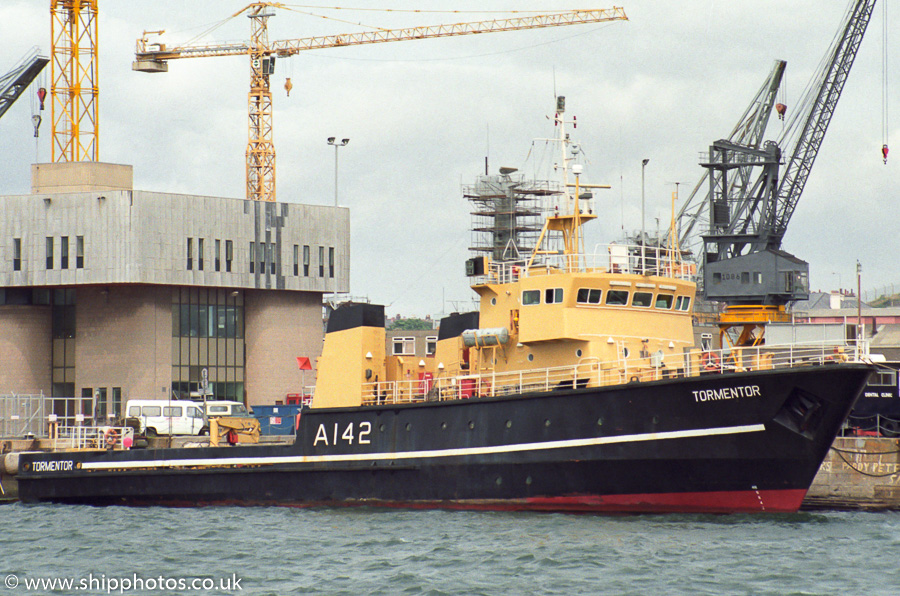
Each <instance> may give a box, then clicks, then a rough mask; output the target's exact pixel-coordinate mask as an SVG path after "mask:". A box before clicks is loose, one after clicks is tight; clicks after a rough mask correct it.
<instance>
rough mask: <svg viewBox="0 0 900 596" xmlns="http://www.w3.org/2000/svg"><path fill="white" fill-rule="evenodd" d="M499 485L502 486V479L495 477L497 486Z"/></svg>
mask: <svg viewBox="0 0 900 596" xmlns="http://www.w3.org/2000/svg"><path fill="white" fill-rule="evenodd" d="M501 484H503V478H500V477H499V476H497V486H500V485H501Z"/></svg>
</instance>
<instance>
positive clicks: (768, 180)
mask: <svg viewBox="0 0 900 596" xmlns="http://www.w3.org/2000/svg"><path fill="white" fill-rule="evenodd" d="M875 1H876V0H856V1H855V2H853V4H852V5H851V7H850V9H849V11H848V12H847V14H846V16H845V19H844V21H843V23H842V26H841V29H840V31H839V34H838V35H837V36H836V38H835V42H834V45H833V46H832V47H831V48H830V49H829V54H828V59H827V60H826V61H825V62H824V64H823V67H822V69H821V70H820V71H819V73H818V74H817V76H816V77H815V79H814V84H813V85H812V86H811V89H812V90H813V91H812V92H813V93H815V94H816V95H815V99H814V100H813V101H812V102H811V103H810V107H809V109H808V111H807V112H805V113H802V114H801V113H798V114H797V116H796V117H795V118H794V119H793V120H792V123H791V125H790V126H789V127H788V128H789V129H793V128H794V126H795V124H796V123H797V122H802V127H801V128H800V129H799V130H800V133H799V136H798V138H797V141H796V143H795V144H794V147H793V150H792V151H791V152H790V159H789V161H788V162H787V166H786V168H785V172H784V176H783V177H782V176H780V173H779V168H780V166H781V162H782V153H781V148H780V146H779V143H778V142H775V141H767V142H765V143H764V144H763V146H762V147H759V146H758V145H756V146H754V145H750V144H742V143H736V142H732V141H728V140H720V141H716V142H715V143H713V144H712V145H711V146H710V152H709V159H708V161H707V163H704V164H701V165H703V166H704V167H706V168H707V174H708V178H709V192H708V194H707V200H706V208H707V212H708V214H709V229H708V231H707V233H706V234H704V235H703V236H702V237H703V241H704V250H703V295H704V297H705V298H707V299H709V300H715V301H720V302H724V303H725V304H726V305H728V308H727V310H726V312H725V313H724V314H723V315H722V317H721V320H720V334H721V335H722V336H723V339H724V338H726V337H729V333H730V331H731V330H732V329H740V335H739V337H737V339H736V340H734V338H733V337H729V341H732V340H734V341H732V343H734V344H736V345H755V344H759V343H762V342H763V334H764V331H763V330H764V328H765V324H766V323H768V322H772V321H781V320H786V318H787V315H786V312H785V305H787V304H789V303H790V302H792V301H795V300H802V299H805V298H808V296H809V264H808V263H806V262H805V261H803V260H801V259H798V258H797V257H795V256H793V255H791V254H789V253H787V252H785V251H783V250H782V249H781V243H782V240H783V238H784V234H785V231H786V229H787V225H788V222H789V221H790V218H791V215H793V212H794V209H795V208H796V206H797V202H798V201H799V199H800V195H801V194H802V192H803V188H804V186H805V184H806V181H807V179H808V178H809V174H810V171H811V170H812V166H813V163H814V162H815V159H816V156H817V154H818V152H819V149H820V148H821V145H822V140H823V139H824V137H825V132H826V131H827V129H828V124H829V123H830V122H831V118H832V117H833V115H834V110H835V107H836V106H837V103H838V100H839V99H840V96H841V91H842V90H843V87H844V84H845V82H846V80H847V76H848V75H849V73H850V69H851V68H852V66H853V61H854V59H855V58H856V54H857V52H858V50H859V46H860V43H861V42H862V39H863V36H864V35H865V31H866V27H867V25H868V23H869V20H870V18H871V16H872V12H873V9H874V6H875ZM751 169H752V170H755V171H758V172H760V173H759V175H758V178H757V179H756V181H755V182H754V183H753V184H752V185H749V186H742V185H741V184H733V183H732V182H731V180H730V179H732V178H733V177H734V176H735V174H733V172H737V173H743V175H745V176H746V175H748V174H749V171H750V170H751Z"/></svg>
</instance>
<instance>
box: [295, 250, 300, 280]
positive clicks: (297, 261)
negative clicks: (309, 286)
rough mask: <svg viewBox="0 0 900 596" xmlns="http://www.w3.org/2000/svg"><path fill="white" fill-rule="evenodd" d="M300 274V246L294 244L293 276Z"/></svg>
mask: <svg viewBox="0 0 900 596" xmlns="http://www.w3.org/2000/svg"><path fill="white" fill-rule="evenodd" d="M298 275H300V246H299V245H297V244H295V245H294V276H295V277H296V276H298Z"/></svg>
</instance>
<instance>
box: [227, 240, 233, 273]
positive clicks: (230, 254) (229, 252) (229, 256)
mask: <svg viewBox="0 0 900 596" xmlns="http://www.w3.org/2000/svg"><path fill="white" fill-rule="evenodd" d="M233 256H234V246H232V244H231V240H226V241H225V271H226V273H231V259H232V258H233Z"/></svg>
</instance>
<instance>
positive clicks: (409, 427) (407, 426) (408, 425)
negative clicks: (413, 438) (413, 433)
mask: <svg viewBox="0 0 900 596" xmlns="http://www.w3.org/2000/svg"><path fill="white" fill-rule="evenodd" d="M410 430H412V424H410V423H409V422H407V423H406V432H409V431H410Z"/></svg>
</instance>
